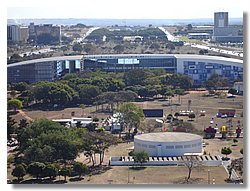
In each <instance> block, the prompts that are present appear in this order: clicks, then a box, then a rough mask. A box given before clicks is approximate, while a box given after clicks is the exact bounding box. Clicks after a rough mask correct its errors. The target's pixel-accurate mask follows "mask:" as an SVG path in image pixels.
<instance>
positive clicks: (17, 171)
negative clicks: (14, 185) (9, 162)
mask: <svg viewBox="0 0 250 191" xmlns="http://www.w3.org/2000/svg"><path fill="white" fill-rule="evenodd" d="M11 174H12V175H13V176H15V177H17V179H18V181H20V180H21V179H23V177H24V175H25V174H26V169H25V166H24V165H22V164H18V165H16V167H15V168H14V169H13V171H12V173H11Z"/></svg>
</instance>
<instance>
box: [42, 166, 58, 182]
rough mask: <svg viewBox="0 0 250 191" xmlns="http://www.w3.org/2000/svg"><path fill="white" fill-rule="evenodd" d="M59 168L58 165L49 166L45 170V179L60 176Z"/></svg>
mask: <svg viewBox="0 0 250 191" xmlns="http://www.w3.org/2000/svg"><path fill="white" fill-rule="evenodd" d="M58 172H59V167H58V165H56V164H47V165H46V166H45V168H44V170H43V174H44V176H45V177H47V176H48V177H50V179H52V178H55V177H56V176H57V175H58Z"/></svg>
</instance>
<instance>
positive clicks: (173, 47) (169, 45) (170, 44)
mask: <svg viewBox="0 0 250 191" xmlns="http://www.w3.org/2000/svg"><path fill="white" fill-rule="evenodd" d="M166 48H167V49H169V50H170V52H171V51H172V50H174V49H175V45H174V44H173V43H168V44H167V45H166Z"/></svg>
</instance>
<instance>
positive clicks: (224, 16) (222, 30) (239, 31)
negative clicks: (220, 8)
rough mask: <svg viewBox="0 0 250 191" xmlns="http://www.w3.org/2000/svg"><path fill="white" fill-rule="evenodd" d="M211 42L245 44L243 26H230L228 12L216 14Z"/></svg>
mask: <svg viewBox="0 0 250 191" xmlns="http://www.w3.org/2000/svg"><path fill="white" fill-rule="evenodd" d="M211 40H212V41H213V42H219V43H228V42H231V43H241V42H243V26H230V25H229V24H228V12H216V13H214V30H213V36H212V39H211Z"/></svg>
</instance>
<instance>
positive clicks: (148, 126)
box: [139, 119, 157, 133]
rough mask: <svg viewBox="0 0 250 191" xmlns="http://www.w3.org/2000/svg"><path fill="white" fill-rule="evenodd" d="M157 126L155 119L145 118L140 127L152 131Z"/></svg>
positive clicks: (148, 131)
mask: <svg viewBox="0 0 250 191" xmlns="http://www.w3.org/2000/svg"><path fill="white" fill-rule="evenodd" d="M156 128H157V123H156V121H155V120H147V119H145V120H144V121H143V122H142V123H141V124H140V126H139V129H140V130H141V131H143V132H147V133H151V132H154V131H155V129H156Z"/></svg>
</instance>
